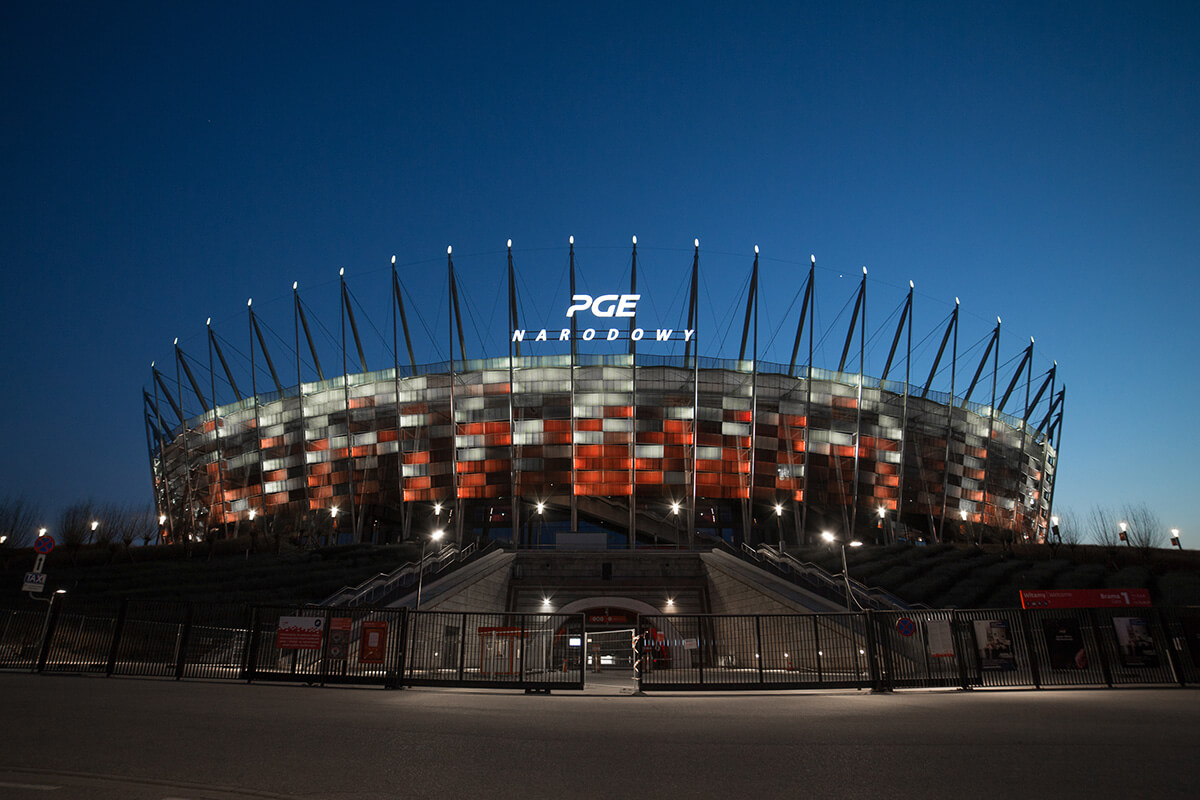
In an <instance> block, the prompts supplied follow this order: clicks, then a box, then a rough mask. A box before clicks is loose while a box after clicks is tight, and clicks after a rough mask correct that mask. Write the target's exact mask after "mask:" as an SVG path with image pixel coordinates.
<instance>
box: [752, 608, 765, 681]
mask: <svg viewBox="0 0 1200 800" xmlns="http://www.w3.org/2000/svg"><path fill="white" fill-rule="evenodd" d="M754 660H755V661H757V662H758V682H759V683H760V684H761V683H766V681H764V680H763V651H762V617H760V616H759V615H758V614H755V615H754Z"/></svg>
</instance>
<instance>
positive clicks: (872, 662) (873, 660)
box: [862, 608, 887, 692]
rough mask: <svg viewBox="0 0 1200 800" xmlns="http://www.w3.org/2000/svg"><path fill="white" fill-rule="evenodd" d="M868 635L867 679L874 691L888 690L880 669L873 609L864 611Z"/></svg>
mask: <svg viewBox="0 0 1200 800" xmlns="http://www.w3.org/2000/svg"><path fill="white" fill-rule="evenodd" d="M862 614H863V618H864V620H865V626H866V635H867V680H868V682H869V683H870V684H871V691H872V692H886V691H887V686H886V685H885V678H884V676H883V674H882V672H881V671H880V669H879V658H878V647H877V643H876V641H875V615H874V612H872V611H871V609H869V608H868V609H866V610H865V611H863V612H862Z"/></svg>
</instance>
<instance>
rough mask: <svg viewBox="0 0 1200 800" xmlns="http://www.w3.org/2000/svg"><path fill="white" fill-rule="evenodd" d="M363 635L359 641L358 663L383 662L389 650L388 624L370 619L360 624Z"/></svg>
mask: <svg viewBox="0 0 1200 800" xmlns="http://www.w3.org/2000/svg"><path fill="white" fill-rule="evenodd" d="M360 628H361V629H362V635H361V636H360V637H359V641H358V663H360V664H382V663H383V660H384V656H385V653H386V651H387V634H388V624H387V623H386V622H377V621H368V622H364V623H362V625H361V626H360Z"/></svg>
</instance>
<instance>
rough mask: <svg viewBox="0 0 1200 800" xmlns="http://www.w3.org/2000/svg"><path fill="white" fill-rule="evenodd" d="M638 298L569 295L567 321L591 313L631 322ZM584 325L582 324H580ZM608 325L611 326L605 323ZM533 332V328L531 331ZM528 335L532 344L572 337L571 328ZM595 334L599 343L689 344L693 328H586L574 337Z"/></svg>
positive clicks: (517, 332) (521, 334)
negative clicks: (620, 341)
mask: <svg viewBox="0 0 1200 800" xmlns="http://www.w3.org/2000/svg"><path fill="white" fill-rule="evenodd" d="M641 299H642V296H641V295H640V294H602V295H598V296H596V297H592V295H590V294H574V295H571V305H570V306H568V307H567V318H568V319H572V320H573V319H575V315H576V314H578V315H579V316H583V315H584V314H591V315H592V316H593V317H599V318H601V319H612V318H614V317H624V318H626V319H633V318H635V317H636V315H637V304H638V301H639V300H641ZM584 324H586V323H584ZM609 324H610V325H611V324H612V323H609ZM535 330H536V329H535ZM526 332H527V331H526V329H525V328H516V329H514V330H513V332H512V339H511V341H513V342H523V341H525V339H526ZM528 333H530V334H532V336H531V337H530V338H531V340H532V341H534V342H548V341H559V342H569V341H571V337H572V329H571V328H554V329H549V328H542V329H541V330H537V332H536V333H534V331H528ZM597 333H599V335H600V339H601V341H606V342H613V341H616V340H617V339H624V338H628V339H630V340H631V341H634V342H640V341H642V339H645V338H647V337H649V338H650V340H651V341H655V342H669V341H673V340H679V341H684V342H690V341H691V340H692V337H693V336H695V335H696V331H695V329H694V328H693V329H691V330H676V329H674V328H634V329H633V330H630V331H628V332H625V331H623V330H621V329H620V328H608V329H607V330H605V329H604V328H600V329H599V330H598V329H597V328H594V327H587V328H584V329H583V330H581V331H579V332H578V333H576V334H575V336H576V338H578V339H580V340H582V341H585V342H590V341H593V340H594V339H596V338H597Z"/></svg>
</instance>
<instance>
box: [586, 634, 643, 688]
mask: <svg viewBox="0 0 1200 800" xmlns="http://www.w3.org/2000/svg"><path fill="white" fill-rule="evenodd" d="M635 633H636V631H635V629H634V628H633V626H632V625H631V626H630V627H628V628H613V629H609V630H591V629H590V627H589V630H588V632H587V640H586V641H585V642H584V649H583V652H584V670H585V675H584V678H583V685H584V688H585V689H586V690H593V691H595V692H596V693H597V694H613V693H618V694H632V693H633V692H635V691H637V679H636V676H635V675H634V671H633V667H634V662H635V660H636V651H635V649H634V648H635V642H634V638H633V637H634V635H635Z"/></svg>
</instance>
